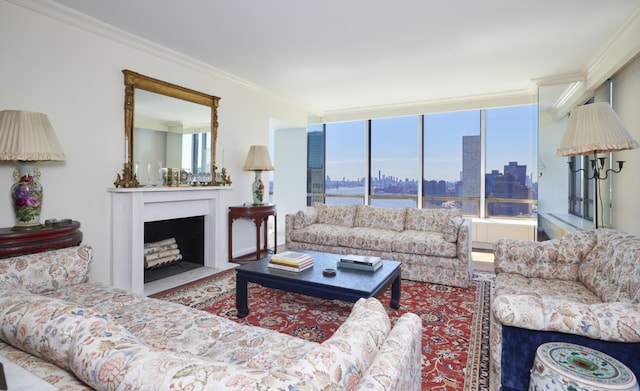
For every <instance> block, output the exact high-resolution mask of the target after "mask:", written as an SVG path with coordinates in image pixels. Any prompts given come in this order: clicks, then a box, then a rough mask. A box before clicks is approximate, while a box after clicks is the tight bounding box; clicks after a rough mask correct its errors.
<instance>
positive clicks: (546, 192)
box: [538, 113, 569, 214]
mask: <svg viewBox="0 0 640 391" xmlns="http://www.w3.org/2000/svg"><path fill="white" fill-rule="evenodd" d="M567 122H568V119H567V118H566V117H563V118H561V119H560V120H557V121H552V120H551V118H550V116H548V115H544V113H543V114H542V115H541V116H540V118H539V121H538V124H539V125H538V127H539V134H538V137H539V141H540V142H539V144H538V164H544V168H542V167H538V172H539V174H542V175H541V176H539V177H538V211H539V212H541V213H554V214H566V213H567V198H568V196H569V191H568V186H569V175H568V170H569V168H568V166H567V158H566V157H561V156H558V155H557V154H556V151H557V149H558V146H559V145H560V141H561V140H562V135H563V134H564V129H565V128H566V127H567Z"/></svg>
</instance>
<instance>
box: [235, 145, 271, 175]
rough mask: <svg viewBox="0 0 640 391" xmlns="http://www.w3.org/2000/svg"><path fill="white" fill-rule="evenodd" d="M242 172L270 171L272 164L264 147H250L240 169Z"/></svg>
mask: <svg viewBox="0 0 640 391" xmlns="http://www.w3.org/2000/svg"><path fill="white" fill-rule="evenodd" d="M242 169H243V170H244V171H272V170H273V164H271V158H270V157H269V150H268V149H267V146H266V145H252V146H251V148H249V153H248V154H247V159H246V160H245V162H244V166H243V167H242Z"/></svg>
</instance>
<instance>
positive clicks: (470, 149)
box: [461, 136, 482, 215]
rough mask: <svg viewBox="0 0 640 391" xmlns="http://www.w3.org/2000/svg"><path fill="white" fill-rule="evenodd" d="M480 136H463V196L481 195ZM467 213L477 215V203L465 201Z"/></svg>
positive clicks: (464, 209)
mask: <svg viewBox="0 0 640 391" xmlns="http://www.w3.org/2000/svg"><path fill="white" fill-rule="evenodd" d="M481 163H482V162H481V160H480V136H462V178H461V180H462V194H461V195H462V197H480V166H481ZM462 211H463V212H464V213H465V214H471V215H477V214H478V212H479V211H478V206H477V204H475V203H469V202H465V203H463V208H462Z"/></svg>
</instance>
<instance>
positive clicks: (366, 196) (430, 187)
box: [307, 105, 538, 218]
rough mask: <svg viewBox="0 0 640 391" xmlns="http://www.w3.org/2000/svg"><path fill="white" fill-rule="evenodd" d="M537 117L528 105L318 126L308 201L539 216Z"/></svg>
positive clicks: (312, 135) (312, 136) (312, 130)
mask: <svg viewBox="0 0 640 391" xmlns="http://www.w3.org/2000/svg"><path fill="white" fill-rule="evenodd" d="M537 118H538V117H537V105H526V106H513V107H506V108H497V109H487V110H470V111H462V112H451V113H436V114H428V115H422V116H407V117H394V118H383V119H374V120H369V121H352V122H340V123H327V124H324V127H323V126H321V125H313V126H310V127H309V132H308V138H309V140H308V145H309V150H308V159H307V160H308V173H309V174H308V181H307V190H308V199H307V202H308V204H309V205H310V204H312V203H313V202H315V201H318V202H322V200H323V199H324V202H326V203H327V204H341V205H346V204H354V203H365V202H366V203H368V204H370V205H374V206H387V207H416V206H421V207H423V208H459V209H462V210H463V212H464V214H465V215H467V216H480V217H492V216H495V217H510V218H532V217H534V215H535V213H536V199H537V182H536V180H537V175H534V174H533V173H535V172H536V170H537V167H536V164H537V129H538V127H537ZM323 154H324V159H321V158H320V156H322V155H323ZM483 156H485V159H484V160H483ZM420 171H422V172H420ZM483 173H484V176H483ZM483 190H484V192H483ZM418 195H420V196H421V198H419V197H418Z"/></svg>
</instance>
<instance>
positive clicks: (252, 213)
mask: <svg viewBox="0 0 640 391" xmlns="http://www.w3.org/2000/svg"><path fill="white" fill-rule="evenodd" d="M269 216H273V252H274V253H275V252H276V248H277V246H278V219H277V210H276V206H275V205H274V204H264V205H238V206H230V207H229V262H234V258H233V221H234V220H235V219H238V218H247V219H252V220H253V222H254V223H255V225H256V259H255V260H256V261H257V260H259V259H260V258H264V257H263V256H261V253H262V252H263V251H264V256H266V255H267V253H268V227H267V222H268V221H269ZM261 226H264V249H263V250H262V251H261V250H260V227H261ZM235 261H237V258H236V259H235ZM240 263H242V262H240Z"/></svg>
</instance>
